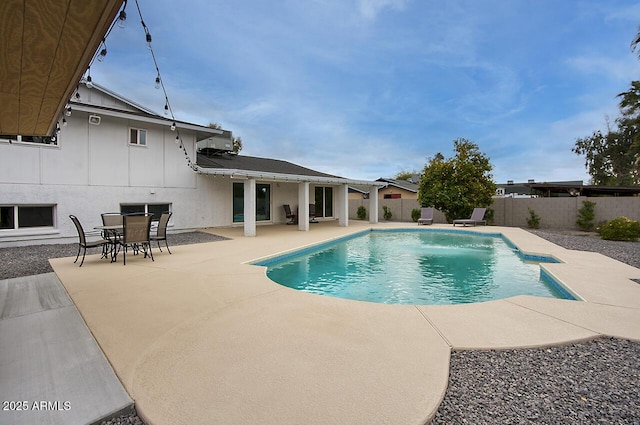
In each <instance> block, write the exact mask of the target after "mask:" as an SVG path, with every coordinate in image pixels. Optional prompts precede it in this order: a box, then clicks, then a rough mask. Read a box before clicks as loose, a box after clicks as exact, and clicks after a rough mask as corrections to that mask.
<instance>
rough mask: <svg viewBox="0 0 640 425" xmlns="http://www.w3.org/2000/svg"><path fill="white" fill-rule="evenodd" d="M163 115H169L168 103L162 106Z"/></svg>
mask: <svg viewBox="0 0 640 425" xmlns="http://www.w3.org/2000/svg"><path fill="white" fill-rule="evenodd" d="M164 114H165V115H169V102H167V103H165V104H164Z"/></svg>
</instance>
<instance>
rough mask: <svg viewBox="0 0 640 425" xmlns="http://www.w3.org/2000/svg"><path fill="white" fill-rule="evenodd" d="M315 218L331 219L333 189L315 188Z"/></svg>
mask: <svg viewBox="0 0 640 425" xmlns="http://www.w3.org/2000/svg"><path fill="white" fill-rule="evenodd" d="M314 195H315V204H316V217H333V188H332V187H323V186H316V188H315V193H314Z"/></svg>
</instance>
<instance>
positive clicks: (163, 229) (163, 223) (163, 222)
mask: <svg viewBox="0 0 640 425" xmlns="http://www.w3.org/2000/svg"><path fill="white" fill-rule="evenodd" d="M171 214H173V213H172V212H171V211H165V212H163V213H162V214H161V215H160V220H159V221H158V231H157V232H156V234H155V235H154V236H151V240H152V241H156V242H157V243H158V249H159V250H160V252H162V248H161V247H160V241H164V245H165V246H166V247H167V251H169V254H171V250H170V249H169V243H168V242H167V224H168V223H169V219H170V218H171Z"/></svg>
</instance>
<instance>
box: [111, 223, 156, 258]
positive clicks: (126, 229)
mask: <svg viewBox="0 0 640 425" xmlns="http://www.w3.org/2000/svg"><path fill="white" fill-rule="evenodd" d="M151 217H153V214H127V215H124V216H123V224H124V226H123V229H122V237H121V238H120V239H119V240H118V243H119V244H120V245H121V246H122V248H123V254H124V265H127V250H128V249H129V248H131V249H132V250H133V253H134V254H137V253H138V252H139V251H140V250H141V249H142V250H143V251H144V256H145V258H146V257H147V255H149V256H150V257H151V261H155V260H154V259H153V252H152V250H151V237H150V235H149V232H150V230H151ZM147 249H149V252H148V253H147Z"/></svg>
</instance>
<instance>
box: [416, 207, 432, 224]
mask: <svg viewBox="0 0 640 425" xmlns="http://www.w3.org/2000/svg"><path fill="white" fill-rule="evenodd" d="M418 224H433V208H431V207H426V208H425V207H423V208H422V209H421V210H420V218H419V219H418Z"/></svg>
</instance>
